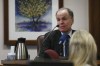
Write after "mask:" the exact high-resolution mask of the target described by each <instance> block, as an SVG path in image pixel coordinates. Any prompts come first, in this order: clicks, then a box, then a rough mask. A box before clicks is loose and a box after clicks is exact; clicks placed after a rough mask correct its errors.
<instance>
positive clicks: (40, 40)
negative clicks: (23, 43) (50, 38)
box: [37, 35, 44, 55]
mask: <svg viewBox="0 0 100 66" xmlns="http://www.w3.org/2000/svg"><path fill="white" fill-rule="evenodd" d="M43 41H44V35H40V36H38V38H37V55H39V52H40V48H41V46H42V43H43Z"/></svg>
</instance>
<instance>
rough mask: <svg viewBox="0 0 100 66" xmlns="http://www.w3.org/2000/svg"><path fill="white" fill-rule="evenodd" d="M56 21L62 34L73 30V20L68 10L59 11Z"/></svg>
mask: <svg viewBox="0 0 100 66" xmlns="http://www.w3.org/2000/svg"><path fill="white" fill-rule="evenodd" d="M56 19H57V24H58V25H59V30H60V31H61V32H67V31H70V30H71V26H72V24H73V19H72V17H71V16H70V15H69V14H68V12H67V11H66V10H61V11H58V12H57V14H56Z"/></svg>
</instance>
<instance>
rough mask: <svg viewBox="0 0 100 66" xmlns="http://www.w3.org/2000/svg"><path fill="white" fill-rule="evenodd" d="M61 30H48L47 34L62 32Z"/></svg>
mask: <svg viewBox="0 0 100 66" xmlns="http://www.w3.org/2000/svg"><path fill="white" fill-rule="evenodd" d="M60 33H61V32H60V31H59V30H54V31H49V32H47V33H46V34H45V35H48V34H51V35H55V34H60Z"/></svg>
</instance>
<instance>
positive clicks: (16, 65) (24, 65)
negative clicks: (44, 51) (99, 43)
mask: <svg viewBox="0 0 100 66" xmlns="http://www.w3.org/2000/svg"><path fill="white" fill-rule="evenodd" d="M36 59H37V58H36ZM36 59H35V60H36ZM35 60H1V63H2V64H3V66H28V63H29V62H30V61H35ZM36 61H38V60H36ZM42 61H45V60H42ZM97 65H98V66H100V60H98V61H97Z"/></svg>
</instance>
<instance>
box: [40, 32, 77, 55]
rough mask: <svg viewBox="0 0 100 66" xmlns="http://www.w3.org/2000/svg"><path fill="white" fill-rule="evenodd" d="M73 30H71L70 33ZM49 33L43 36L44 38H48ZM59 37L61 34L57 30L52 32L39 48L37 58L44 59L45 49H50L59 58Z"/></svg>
mask: <svg viewBox="0 0 100 66" xmlns="http://www.w3.org/2000/svg"><path fill="white" fill-rule="evenodd" d="M74 31H75V30H72V33H73V32H74ZM49 33H50V32H48V33H46V34H45V37H47V36H48V34H49ZM60 37H61V32H60V31H59V30H54V31H53V32H52V33H51V34H50V35H49V36H48V37H47V38H46V39H45V40H44V42H43V46H42V47H41V50H40V53H39V56H40V57H45V53H44V51H45V50H47V49H52V50H55V51H56V52H57V53H58V54H59V56H60V52H59V50H60V49H59V38H60Z"/></svg>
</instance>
